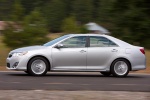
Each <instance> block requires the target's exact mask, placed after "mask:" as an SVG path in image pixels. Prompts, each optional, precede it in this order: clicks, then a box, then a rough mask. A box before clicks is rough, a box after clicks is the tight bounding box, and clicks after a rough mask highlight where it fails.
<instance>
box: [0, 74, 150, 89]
mask: <svg viewBox="0 0 150 100" xmlns="http://www.w3.org/2000/svg"><path fill="white" fill-rule="evenodd" d="M0 90H47V91H52V90H53V91H58V90H59V91H130V92H132V91H134V92H150V75H146V74H129V75H128V77H126V78H116V77H104V76H102V75H101V74H100V73H91V72H90V73H79V72H74V73H62V72H58V73H54V72H50V73H47V75H46V76H43V77H35V76H29V75H27V74H26V73H24V72H0Z"/></svg>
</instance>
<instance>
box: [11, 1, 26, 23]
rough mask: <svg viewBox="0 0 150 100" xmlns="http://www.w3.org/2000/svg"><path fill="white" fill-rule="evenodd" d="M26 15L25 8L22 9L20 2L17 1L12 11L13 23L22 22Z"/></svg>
mask: <svg viewBox="0 0 150 100" xmlns="http://www.w3.org/2000/svg"><path fill="white" fill-rule="evenodd" d="M23 15H24V8H23V7H22V5H21V3H20V1H19V0H15V3H14V5H13V10H12V20H13V21H15V22H16V21H21V20H22V19H23Z"/></svg>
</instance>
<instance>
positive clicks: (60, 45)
mask: <svg viewBox="0 0 150 100" xmlns="http://www.w3.org/2000/svg"><path fill="white" fill-rule="evenodd" d="M63 46H64V45H63V44H57V45H56V46H55V48H57V49H60V48H63Z"/></svg>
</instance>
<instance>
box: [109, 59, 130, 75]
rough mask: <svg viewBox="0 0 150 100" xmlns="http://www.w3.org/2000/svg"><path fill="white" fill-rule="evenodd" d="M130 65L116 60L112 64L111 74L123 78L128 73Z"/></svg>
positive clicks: (123, 60) (121, 60) (122, 60)
mask: <svg viewBox="0 0 150 100" xmlns="http://www.w3.org/2000/svg"><path fill="white" fill-rule="evenodd" d="M129 68H130V64H129V62H128V61H127V60H125V59H117V60H115V61H114V62H113V63H112V66H111V73H112V74H113V76H116V77H125V76H127V75H128V73H129Z"/></svg>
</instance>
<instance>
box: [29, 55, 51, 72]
mask: <svg viewBox="0 0 150 100" xmlns="http://www.w3.org/2000/svg"><path fill="white" fill-rule="evenodd" d="M35 57H42V58H44V59H45V60H46V61H47V62H48V65H49V69H48V71H50V70H51V63H50V61H49V60H48V58H47V57H45V56H42V55H36V56H33V57H31V58H30V59H29V60H28V62H27V69H28V65H29V62H30V61H31V60H32V59H33V58H35Z"/></svg>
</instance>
